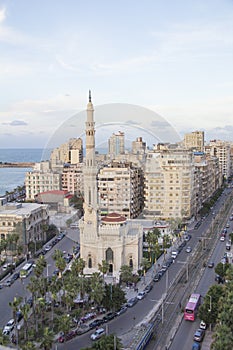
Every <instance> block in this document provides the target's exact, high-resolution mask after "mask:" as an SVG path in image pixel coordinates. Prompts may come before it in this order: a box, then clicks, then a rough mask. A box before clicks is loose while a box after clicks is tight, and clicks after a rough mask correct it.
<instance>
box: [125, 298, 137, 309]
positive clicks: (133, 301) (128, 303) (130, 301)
mask: <svg viewBox="0 0 233 350" xmlns="http://www.w3.org/2000/svg"><path fill="white" fill-rule="evenodd" d="M137 302H138V298H137V297H135V298H131V299H129V300H128V302H127V306H128V307H133V306H134V305H135V304H137Z"/></svg>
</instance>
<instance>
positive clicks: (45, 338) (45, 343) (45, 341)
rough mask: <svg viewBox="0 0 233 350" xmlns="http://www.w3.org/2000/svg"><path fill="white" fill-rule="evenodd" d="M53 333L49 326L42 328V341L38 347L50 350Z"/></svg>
mask: <svg viewBox="0 0 233 350" xmlns="http://www.w3.org/2000/svg"><path fill="white" fill-rule="evenodd" d="M53 340H54V334H53V331H52V330H51V329H50V328H49V327H45V328H44V329H43V335H42V342H41V343H40V349H44V350H50V349H51V348H52V345H53Z"/></svg>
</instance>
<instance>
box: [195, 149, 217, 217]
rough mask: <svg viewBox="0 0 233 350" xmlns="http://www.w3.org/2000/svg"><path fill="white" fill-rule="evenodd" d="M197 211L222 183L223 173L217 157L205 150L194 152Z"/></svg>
mask: <svg viewBox="0 0 233 350" xmlns="http://www.w3.org/2000/svg"><path fill="white" fill-rule="evenodd" d="M194 164H195V180H194V183H195V193H196V213H198V211H199V210H200V209H201V207H202V205H203V203H204V202H206V201H207V200H208V199H209V198H210V197H211V196H212V195H213V194H214V193H215V192H216V190H217V189H218V188H220V187H221V185H222V181H223V178H222V175H221V170H220V167H219V160H218V158H217V157H212V156H210V155H209V154H206V153H204V152H194Z"/></svg>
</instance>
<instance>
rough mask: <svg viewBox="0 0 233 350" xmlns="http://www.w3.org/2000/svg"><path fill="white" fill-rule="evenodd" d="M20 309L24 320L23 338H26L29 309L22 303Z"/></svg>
mask: <svg viewBox="0 0 233 350" xmlns="http://www.w3.org/2000/svg"><path fill="white" fill-rule="evenodd" d="M20 311H21V313H22V315H23V320H24V340H26V341H27V340H28V319H29V311H30V306H29V305H28V304H23V305H22V306H21V307H20Z"/></svg>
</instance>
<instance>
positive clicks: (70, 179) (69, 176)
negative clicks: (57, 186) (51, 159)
mask: <svg viewBox="0 0 233 350" xmlns="http://www.w3.org/2000/svg"><path fill="white" fill-rule="evenodd" d="M62 190H64V191H68V192H69V193H71V194H75V195H77V196H80V195H83V163H79V164H75V165H69V164H67V165H65V166H64V168H63V173H62Z"/></svg>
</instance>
